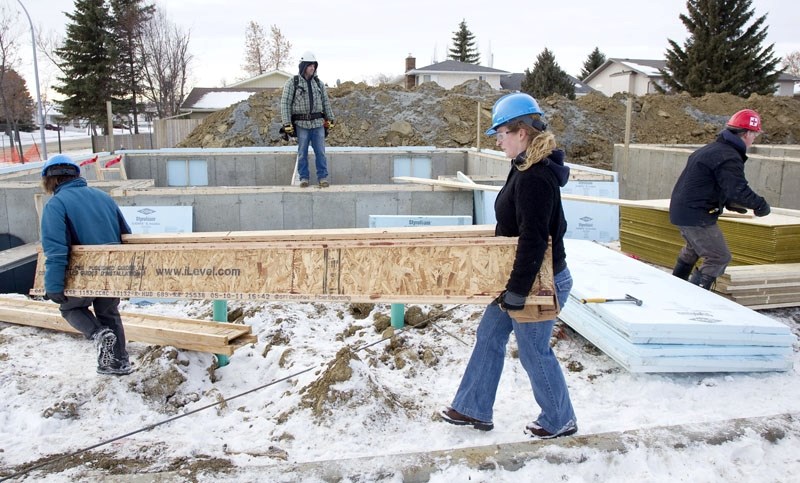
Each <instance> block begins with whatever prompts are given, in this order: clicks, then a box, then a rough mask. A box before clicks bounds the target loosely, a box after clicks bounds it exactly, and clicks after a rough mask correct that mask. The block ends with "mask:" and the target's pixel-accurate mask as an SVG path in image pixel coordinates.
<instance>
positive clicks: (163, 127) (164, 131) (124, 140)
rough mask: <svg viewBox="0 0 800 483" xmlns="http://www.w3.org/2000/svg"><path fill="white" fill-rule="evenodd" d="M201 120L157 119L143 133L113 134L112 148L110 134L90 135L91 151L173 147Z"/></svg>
mask: <svg viewBox="0 0 800 483" xmlns="http://www.w3.org/2000/svg"><path fill="white" fill-rule="evenodd" d="M201 122H203V121H202V119H157V120H155V121H153V128H152V130H151V132H149V133H144V134H115V135H114V145H113V148H112V146H111V144H110V141H111V139H110V138H111V136H92V152H95V153H97V152H106V151H108V152H110V151H116V150H120V149H161V148H173V147H175V146H176V145H177V144H178V143H180V142H181V141H183V140H184V139H186V138H187V137H188V136H189V134H191V133H192V131H193V130H194V129H195V128H196V127H197V126H199V125H200V123H201Z"/></svg>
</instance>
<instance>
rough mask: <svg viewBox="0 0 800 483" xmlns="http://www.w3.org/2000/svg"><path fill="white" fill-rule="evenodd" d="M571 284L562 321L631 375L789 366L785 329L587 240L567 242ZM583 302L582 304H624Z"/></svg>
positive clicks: (788, 340)
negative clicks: (627, 298)
mask: <svg viewBox="0 0 800 483" xmlns="http://www.w3.org/2000/svg"><path fill="white" fill-rule="evenodd" d="M566 249H567V259H568V262H569V267H570V271H571V272H572V275H573V279H574V286H573V289H572V293H571V296H570V301H569V302H568V303H567V304H565V306H564V308H563V310H562V311H561V314H560V318H561V319H562V320H563V321H564V322H566V323H567V324H568V325H569V326H571V327H572V328H573V329H575V330H576V331H577V332H579V333H580V334H581V335H583V336H584V337H586V338H587V339H588V340H589V341H591V342H592V343H593V344H594V345H596V346H597V347H598V348H600V349H601V350H602V351H603V352H605V353H606V354H608V355H609V356H610V357H612V358H613V359H614V360H615V361H617V362H618V363H619V364H620V365H622V366H623V367H624V368H626V369H627V370H629V371H632V372H754V371H787V370H790V369H791V368H792V354H793V349H792V344H794V343H795V342H796V338H795V337H794V335H793V334H792V332H791V330H790V329H789V328H788V327H787V326H786V325H784V324H782V323H780V322H778V321H776V320H773V319H771V318H769V317H766V316H764V315H762V314H759V313H758V312H755V311H754V310H752V309H749V308H747V307H743V306H741V305H739V304H737V303H735V302H733V301H731V300H728V299H727V298H725V297H721V296H720V295H718V294H715V293H713V292H709V291H706V290H703V289H701V288H700V287H697V286H695V285H692V284H690V283H686V282H685V281H683V280H680V279H678V278H676V277H673V276H672V275H671V274H669V273H667V272H664V271H663V270H659V269H657V268H654V267H652V266H650V265H648V264H646V263H642V262H640V261H638V260H635V259H633V258H631V257H627V256H625V255H622V254H620V253H618V252H615V251H613V250H610V249H608V248H606V247H604V246H601V245H598V244H596V243H592V242H589V241H585V240H566ZM627 294H629V295H631V296H633V297H636V298H638V299H640V300H642V301H643V303H642V305H641V306H639V305H636V304H633V303H625V302H607V303H587V304H582V303H581V302H580V299H593V298H607V299H608V298H610V299H624V298H625V295H627Z"/></svg>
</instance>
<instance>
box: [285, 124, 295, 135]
mask: <svg viewBox="0 0 800 483" xmlns="http://www.w3.org/2000/svg"><path fill="white" fill-rule="evenodd" d="M283 132H285V133H286V134H288V135H289V136H291V137H294V126H292V125H291V124H284V125H283Z"/></svg>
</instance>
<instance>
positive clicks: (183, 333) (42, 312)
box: [0, 297, 257, 355]
mask: <svg viewBox="0 0 800 483" xmlns="http://www.w3.org/2000/svg"><path fill="white" fill-rule="evenodd" d="M0 302H1V303H0V320H2V321H4V322H9V323H13V324H20V325H28V326H32V327H41V328H45V329H51V330H58V331H61V332H71V333H78V331H77V330H75V329H74V328H73V327H72V326H70V325H69V324H68V323H67V322H66V321H65V320H64V318H63V317H61V313H60V312H59V310H58V305H57V304H54V303H52V302H36V301H32V300H21V299H14V298H5V297H3V298H2V299H0ZM120 315H121V316H122V323H123V325H124V326H125V336H126V338H127V339H128V340H132V341H136V342H142V343H145V344H157V345H171V346H173V347H177V348H179V349H187V350H195V351H200V352H212V353H215V354H225V355H232V354H233V352H234V351H235V350H236V349H238V348H239V347H242V346H244V345H246V344H251V343H254V342H256V341H257V339H256V337H255V336H254V335H252V331H251V327H250V326H249V325H241V324H228V323H219V322H208V321H204V320H195V319H178V318H173V317H163V316H158V315H147V314H137V313H132V312H121V313H120Z"/></svg>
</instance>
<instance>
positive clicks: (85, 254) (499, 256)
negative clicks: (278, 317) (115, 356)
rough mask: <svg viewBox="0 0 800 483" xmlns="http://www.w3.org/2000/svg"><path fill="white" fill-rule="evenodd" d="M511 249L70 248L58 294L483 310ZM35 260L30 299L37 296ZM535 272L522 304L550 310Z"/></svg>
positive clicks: (506, 242)
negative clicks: (456, 306)
mask: <svg viewBox="0 0 800 483" xmlns="http://www.w3.org/2000/svg"><path fill="white" fill-rule="evenodd" d="M516 246H517V239H516V238H511V237H471V238H467V237H461V238H431V239H399V240H389V239H373V240H366V239H365V240H328V241H323V242H319V241H272V242H249V243H243V242H236V243H234V242H231V243H208V244H203V243H192V244H122V245H100V246H76V247H73V250H72V253H71V257H70V265H69V267H68V276H67V280H66V287H67V290H66V291H65V293H66V294H67V295H76V296H105V297H173V298H189V299H223V300H263V301H274V300H284V301H285V300H289V301H337V302H385V303H395V302H405V303H476V304H482V303H489V302H491V301H492V300H493V299H494V298H495V297H496V296H497V294H498V293H500V292H501V291H502V290H503V289H504V288H505V284H506V282H507V280H508V276H509V274H510V272H511V268H512V265H513V261H514V254H515V252H516ZM547 255H548V257H552V254H551V251H550V250H548V251H547ZM43 262H44V255H40V258H39V264H38V267H37V271H36V280H35V283H34V288H33V290H31V294H35V295H41V294H42V293H43V278H44V271H43V268H42V267H44V265H43ZM542 266H543V267H544V269H543V270H541V271H540V274H539V277H538V278H537V281H536V283H535V284H534V287H533V289H532V292H531V294H530V295H529V296H528V298H527V303H528V304H530V305H545V306H549V305H552V294H553V293H554V291H555V289H554V287H553V282H552V280H553V278H552V277H553V274H552V258H546V259H545V260H544V263H543V264H542ZM548 267H549V269H548Z"/></svg>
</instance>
